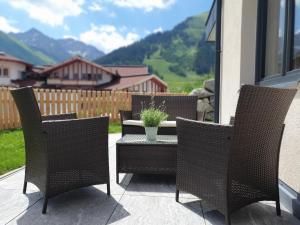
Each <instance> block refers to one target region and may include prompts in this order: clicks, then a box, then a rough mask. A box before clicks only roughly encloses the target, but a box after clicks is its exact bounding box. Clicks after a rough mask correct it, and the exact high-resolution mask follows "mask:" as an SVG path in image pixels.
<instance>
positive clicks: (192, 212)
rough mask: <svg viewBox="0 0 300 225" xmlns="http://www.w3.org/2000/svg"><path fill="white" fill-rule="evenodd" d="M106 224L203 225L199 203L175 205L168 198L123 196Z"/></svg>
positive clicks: (175, 203) (189, 202)
mask: <svg viewBox="0 0 300 225" xmlns="http://www.w3.org/2000/svg"><path fill="white" fill-rule="evenodd" d="M108 224H114V225H117V224H122V225H140V224H141V225H142V224H143V225H194V224H199V225H201V224H203V225H204V224H205V223H204V219H203V215H202V210H201V206H200V203H199V201H195V202H194V201H192V202H191V201H187V200H185V201H184V202H183V203H181V204H180V203H177V202H176V201H175V200H174V199H171V198H168V197H149V196H130V195H124V196H123V197H122V199H121V200H120V205H118V207H117V208H116V210H115V211H114V213H113V215H112V217H111V218H110V220H109V222H108Z"/></svg>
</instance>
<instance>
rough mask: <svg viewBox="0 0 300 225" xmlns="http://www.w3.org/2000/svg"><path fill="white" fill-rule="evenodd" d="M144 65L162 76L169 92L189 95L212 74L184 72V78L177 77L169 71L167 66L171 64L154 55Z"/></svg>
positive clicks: (210, 77) (211, 76)
mask: <svg viewBox="0 0 300 225" xmlns="http://www.w3.org/2000/svg"><path fill="white" fill-rule="evenodd" d="M144 63H145V64H147V65H151V66H152V67H153V68H155V69H156V71H158V72H159V74H160V75H161V76H163V80H164V81H165V82H166V83H167V84H168V87H169V90H170V91H171V92H177V93H182V92H183V93H189V92H191V91H192V90H193V89H195V88H201V87H202V86H203V82H204V81H205V80H208V79H212V78H213V75H212V74H206V75H205V74H203V75H199V74H196V73H195V72H194V71H186V74H187V76H186V77H182V76H179V75H177V74H175V73H173V72H172V71H170V70H169V66H170V65H172V63H170V62H167V61H166V60H164V59H162V58H160V57H159V56H156V55H155V57H153V58H151V59H145V61H144Z"/></svg>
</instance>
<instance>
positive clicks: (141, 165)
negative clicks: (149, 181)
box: [116, 134, 177, 183]
mask: <svg viewBox="0 0 300 225" xmlns="http://www.w3.org/2000/svg"><path fill="white" fill-rule="evenodd" d="M116 150H117V154H116V162H117V168H116V173H117V183H119V173H139V174H176V158H177V136H176V135H158V136H157V140H156V141H153V142H152V141H151V142H150V141H147V139H146V135H139V134H127V135H125V136H124V137H122V138H121V139H120V140H118V141H117V149H116Z"/></svg>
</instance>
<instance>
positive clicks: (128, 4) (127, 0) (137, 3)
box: [108, 0, 176, 12]
mask: <svg viewBox="0 0 300 225" xmlns="http://www.w3.org/2000/svg"><path fill="white" fill-rule="evenodd" d="M108 1H110V2H111V3H113V4H115V5H117V6H119V7H124V8H136V9H142V10H145V11H146V12H151V11H152V10H154V9H165V8H168V7H169V6H171V5H173V4H174V3H175V2H176V0H108Z"/></svg>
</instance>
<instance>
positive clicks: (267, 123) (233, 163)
mask: <svg viewBox="0 0 300 225" xmlns="http://www.w3.org/2000/svg"><path fill="white" fill-rule="evenodd" d="M295 94H296V90H294V89H279V88H270V87H258V86H250V85H245V86H243V87H242V88H241V92H240V97H239V101H238V105H237V109H236V114H235V119H234V133H233V139H232V145H231V151H230V160H229V167H228V175H229V182H231V185H230V186H229V188H231V189H235V188H238V185H236V184H242V185H244V188H246V187H252V188H254V189H256V188H257V189H258V190H260V191H262V192H263V193H267V194H268V195H269V196H270V195H271V196H272V195H275V194H276V193H277V192H276V189H274V187H276V186H277V184H276V183H277V181H278V180H277V178H278V162H279V151H280V145H281V138H282V132H283V127H284V120H285V117H286V114H287V112H288V110H289V107H290V104H291V103H292V100H293V98H294V96H295ZM239 188H240V186H239ZM234 191H236V190H232V192H234ZM248 197H249V196H248ZM248 197H247V196H246V197H245V198H247V199H250V198H248Z"/></svg>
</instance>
